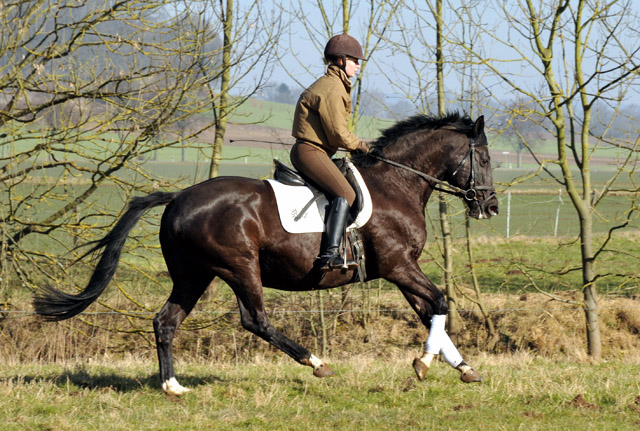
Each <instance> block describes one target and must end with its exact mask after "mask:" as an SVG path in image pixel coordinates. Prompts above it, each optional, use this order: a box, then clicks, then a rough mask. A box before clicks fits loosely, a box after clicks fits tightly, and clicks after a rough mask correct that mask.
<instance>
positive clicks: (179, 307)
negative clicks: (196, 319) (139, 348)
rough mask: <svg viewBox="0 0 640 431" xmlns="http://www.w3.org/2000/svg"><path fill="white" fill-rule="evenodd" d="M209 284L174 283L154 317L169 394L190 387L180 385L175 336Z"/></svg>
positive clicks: (179, 393) (161, 366)
mask: <svg viewBox="0 0 640 431" xmlns="http://www.w3.org/2000/svg"><path fill="white" fill-rule="evenodd" d="M206 287H207V285H206V284H204V283H199V285H197V286H196V287H194V286H188V285H181V284H178V283H174V287H173V291H172V293H171V296H170V297H169V299H168V300H167V302H166V303H165V304H164V306H163V307H162V309H161V310H160V312H159V313H158V314H157V315H156V317H155V318H154V319H153V330H154V332H155V336H156V348H157V351H158V363H159V365H160V381H161V382H162V390H163V391H164V392H165V393H166V394H167V395H178V396H179V395H182V394H184V393H185V392H187V391H188V390H189V389H187V388H185V387H184V386H182V385H180V384H179V383H178V381H177V380H176V377H175V372H174V369H173V347H172V346H173V337H174V335H175V333H176V330H177V329H178V326H180V324H181V323H182V321H183V320H184V319H185V318H186V317H187V316H188V315H189V313H190V312H191V310H192V309H193V307H194V306H195V304H196V302H198V299H199V298H200V296H201V295H202V293H204V290H205V289H206Z"/></svg>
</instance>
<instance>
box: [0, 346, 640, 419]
mask: <svg viewBox="0 0 640 431" xmlns="http://www.w3.org/2000/svg"><path fill="white" fill-rule="evenodd" d="M410 360H411V358H410V357H409V356H406V357H401V358H388V357H387V358H385V359H374V358H372V357H353V358H350V359H346V360H343V361H334V362H332V366H333V367H334V369H335V370H336V372H337V376H336V377H333V378H330V379H323V380H319V379H316V378H314V377H313V376H312V374H311V370H310V369H309V368H307V367H302V366H300V365H297V364H294V363H292V362H291V361H289V360H285V359H283V360H282V361H281V362H278V363H271V362H267V361H264V360H260V359H257V360H255V361H253V362H248V363H242V362H241V363H236V364H229V363H209V364H202V363H186V364H179V365H178V379H179V381H180V382H181V383H182V384H184V385H187V386H189V387H190V388H191V389H192V391H191V392H190V393H188V394H186V395H185V396H183V397H182V398H180V399H177V398H169V397H166V396H165V395H163V394H162V392H161V391H160V389H159V384H158V382H157V377H156V375H157V373H156V371H155V368H154V367H155V364H146V363H145V364H142V363H140V362H130V361H129V362H124V363H110V362H105V363H104V364H90V365H86V366H73V365H71V366H64V365H40V364H20V365H9V366H6V365H5V366H3V368H2V371H0V395H1V396H0V414H1V415H2V417H3V429H5V430H60V431H62V430H79V429H85V430H91V429H100V430H105V431H106V430H122V429H144V430H200V429H208V430H228V429H247V430H264V429H273V430H300V429H318V430H343V429H350V430H355V429H358V430H398V429H407V430H409V429H411V430H413V429H421V430H443V429H445V430H471V429H483V430H517V429H528V430H574V429H575V430H599V431H603V430H617V431H620V430H637V429H638V427H640V412H639V411H638V410H640V406H638V404H637V403H636V401H635V400H636V397H638V395H640V383H639V382H638V380H637V379H635V378H630V376H637V375H638V373H639V372H640V366H639V365H638V364H637V363H622V362H606V363H601V364H595V365H593V364H586V363H582V364H572V363H564V362H554V361H550V360H545V359H539V358H532V357H528V356H521V357H501V356H489V357H480V358H475V359H474V360H473V364H474V366H476V367H477V369H478V370H479V371H480V372H481V373H482V374H483V375H484V377H485V381H484V382H483V383H480V384H474V385H465V384H463V383H461V382H459V381H458V376H457V372H455V371H454V370H453V369H451V368H450V367H448V366H447V365H445V364H444V363H437V364H435V366H434V367H433V368H432V370H430V374H429V375H428V379H427V380H426V381H424V382H418V381H416V379H415V378H414V376H413V370H412V369H411V366H410ZM579 395H581V396H582V397H583V398H584V400H585V401H586V403H583V404H581V405H576V403H572V400H574V399H575V398H576V397H577V396H579Z"/></svg>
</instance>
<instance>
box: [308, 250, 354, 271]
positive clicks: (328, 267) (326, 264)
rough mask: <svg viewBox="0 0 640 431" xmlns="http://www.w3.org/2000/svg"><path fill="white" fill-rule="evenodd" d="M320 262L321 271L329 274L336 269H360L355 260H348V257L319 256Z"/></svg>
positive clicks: (334, 255)
mask: <svg viewBox="0 0 640 431" xmlns="http://www.w3.org/2000/svg"><path fill="white" fill-rule="evenodd" d="M318 260H319V261H320V271H323V272H329V271H333V270H335V269H339V270H341V271H348V270H351V269H355V268H357V267H358V262H356V261H354V260H346V256H345V257H343V256H340V254H332V255H324V256H318Z"/></svg>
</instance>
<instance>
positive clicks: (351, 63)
mask: <svg viewBox="0 0 640 431" xmlns="http://www.w3.org/2000/svg"><path fill="white" fill-rule="evenodd" d="M359 63H360V62H359V61H358V59H357V58H353V57H347V64H346V65H345V67H344V71H345V73H346V74H347V76H348V77H349V78H353V77H354V76H356V73H358V71H359V70H360V64H359Z"/></svg>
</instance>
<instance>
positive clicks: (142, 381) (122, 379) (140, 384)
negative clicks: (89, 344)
mask: <svg viewBox="0 0 640 431" xmlns="http://www.w3.org/2000/svg"><path fill="white" fill-rule="evenodd" d="M10 381H14V382H18V381H19V382H23V383H31V382H33V383H38V382H50V383H53V384H54V385H56V386H68V385H73V386H77V387H78V388H82V389H90V390H113V391H116V392H137V391H150V392H152V391H155V390H157V391H162V389H161V388H160V377H159V376H158V374H152V375H140V376H139V377H130V376H124V375H121V374H118V373H117V371H104V370H101V371H96V372H90V371H88V370H86V369H84V368H77V369H74V370H66V371H64V372H63V373H61V374H58V375H54V376H52V375H26V376H20V377H5V378H2V379H0V382H10ZM179 382H180V384H182V385H184V386H186V387H187V388H195V387H198V386H206V385H213V384H220V383H227V382H226V381H225V379H222V378H220V377H219V376H216V375H213V374H206V375H183V376H179Z"/></svg>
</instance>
